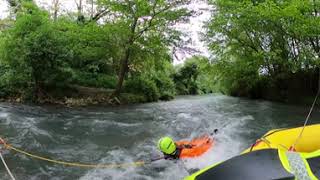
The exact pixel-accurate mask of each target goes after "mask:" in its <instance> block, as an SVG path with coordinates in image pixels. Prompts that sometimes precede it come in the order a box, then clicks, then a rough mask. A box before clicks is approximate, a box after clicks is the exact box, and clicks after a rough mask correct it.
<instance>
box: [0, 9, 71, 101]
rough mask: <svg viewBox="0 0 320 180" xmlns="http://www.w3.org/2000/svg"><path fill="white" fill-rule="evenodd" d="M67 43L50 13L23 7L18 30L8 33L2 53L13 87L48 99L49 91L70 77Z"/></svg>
mask: <svg viewBox="0 0 320 180" xmlns="http://www.w3.org/2000/svg"><path fill="white" fill-rule="evenodd" d="M66 43H67V42H66V41H65V38H64V34H63V33H62V32H60V31H56V30H55V26H54V24H53V23H52V22H51V21H50V20H49V17H48V14H47V13H46V12H44V11H42V10H40V9H38V8H37V7H36V6H35V5H34V4H33V3H23V4H22V10H21V11H19V12H18V14H17V19H16V22H15V24H14V26H13V27H12V28H11V29H8V31H6V32H5V37H4V43H3V45H2V48H3V49H2V51H1V52H2V53H1V59H2V61H4V63H5V64H6V65H7V66H8V67H9V68H10V71H8V72H7V74H8V77H9V79H10V82H11V85H12V86H15V87H16V89H20V90H22V89H25V88H27V89H28V88H31V89H32V91H33V95H34V96H35V98H36V99H38V98H41V97H43V96H44V95H45V94H44V93H45V88H46V87H48V86H61V85H63V84H64V83H65V82H66V81H67V80H68V79H69V77H70V75H69V74H68V71H67V70H66V68H65V67H67V65H68V59H69V57H70V54H69V52H68V50H67V49H66V48H65V47H66Z"/></svg>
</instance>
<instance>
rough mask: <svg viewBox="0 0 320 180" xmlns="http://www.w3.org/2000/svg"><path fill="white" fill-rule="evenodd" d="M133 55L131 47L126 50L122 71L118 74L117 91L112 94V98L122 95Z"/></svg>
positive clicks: (121, 66)
mask: <svg viewBox="0 0 320 180" xmlns="http://www.w3.org/2000/svg"><path fill="white" fill-rule="evenodd" d="M130 54H131V48H130V47H129V48H128V49H127V50H126V53H125V56H124V58H123V59H122V61H121V65H120V69H119V74H118V82H117V86H116V89H115V91H114V92H113V93H112V95H111V97H117V96H119V95H120V92H121V90H122V85H123V82H124V78H125V76H126V74H127V72H128V64H129V58H130Z"/></svg>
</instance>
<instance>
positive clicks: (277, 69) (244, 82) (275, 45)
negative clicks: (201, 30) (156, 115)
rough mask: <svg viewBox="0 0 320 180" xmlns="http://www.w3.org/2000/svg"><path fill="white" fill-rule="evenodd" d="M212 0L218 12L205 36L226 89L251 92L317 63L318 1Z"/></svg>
mask: <svg viewBox="0 0 320 180" xmlns="http://www.w3.org/2000/svg"><path fill="white" fill-rule="evenodd" d="M211 2H212V4H214V6H216V7H217V13H215V15H214V16H212V20H211V21H210V22H209V23H208V25H207V29H208V33H207V39H208V41H209V43H210V49H211V50H212V51H213V54H215V56H216V58H215V61H216V64H217V65H216V71H215V72H216V73H217V77H219V79H220V82H222V84H225V85H226V86H227V87H226V89H229V90H230V89H234V90H236V91H237V89H238V90H239V89H240V90H244V91H246V92H249V91H251V90H252V89H254V88H255V87H256V86H257V85H259V83H260V80H261V79H265V77H267V78H270V81H273V82H279V81H285V80H286V79H288V78H289V77H290V76H292V74H294V73H296V72H298V71H314V69H315V68H316V67H317V66H318V60H319V43H320V42H319V34H320V30H319V22H320V18H319V12H318V9H319V7H320V5H319V4H320V3H319V2H318V1H309V0H285V1H274V0H261V1H251V0H241V1H238V0H216V1H211ZM230 74H233V75H232V76H230ZM278 84H283V83H278ZM266 85H267V84H266ZM234 90H231V91H234ZM229 92H230V91H229ZM240 94H246V93H240Z"/></svg>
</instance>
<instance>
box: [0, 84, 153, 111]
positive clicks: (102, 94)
mask: <svg viewBox="0 0 320 180" xmlns="http://www.w3.org/2000/svg"><path fill="white" fill-rule="evenodd" d="M112 92H113V90H112V89H104V88H92V87H84V86H78V85H74V86H70V87H68V88H64V89H63V90H62V91H61V90H60V91H56V90H51V91H49V92H47V93H46V94H45V95H43V96H41V97H38V98H37V99H29V98H26V97H23V96H21V95H20V96H9V97H4V98H0V102H11V103H28V102H34V103H36V104H54V105H62V106H69V107H78V106H90V105H98V104H99V105H104V106H116V105H126V104H137V103H146V102H148V100H147V98H146V97H145V96H144V95H142V94H133V93H121V94H120V95H119V96H118V97H116V98H113V99H110V96H111V94H112Z"/></svg>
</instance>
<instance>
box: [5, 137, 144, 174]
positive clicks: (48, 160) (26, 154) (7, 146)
mask: <svg viewBox="0 0 320 180" xmlns="http://www.w3.org/2000/svg"><path fill="white" fill-rule="evenodd" d="M0 143H1V144H3V146H4V148H6V149H7V150H12V151H15V152H17V153H20V154H23V155H25V156H28V157H31V158H34V159H38V160H42V161H47V162H51V163H54V164H60V165H64V166H72V167H81V168H106V169H107V168H110V169H111V168H128V167H134V166H135V167H138V166H144V165H145V164H148V163H147V162H144V161H137V162H133V163H123V164H85V163H74V162H67V161H61V160H54V159H50V158H46V157H43V156H39V155H35V154H32V153H29V152H26V151H24V150H21V149H18V148H16V147H14V146H12V145H10V144H7V143H6V142H5V141H4V140H3V139H2V138H0Z"/></svg>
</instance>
